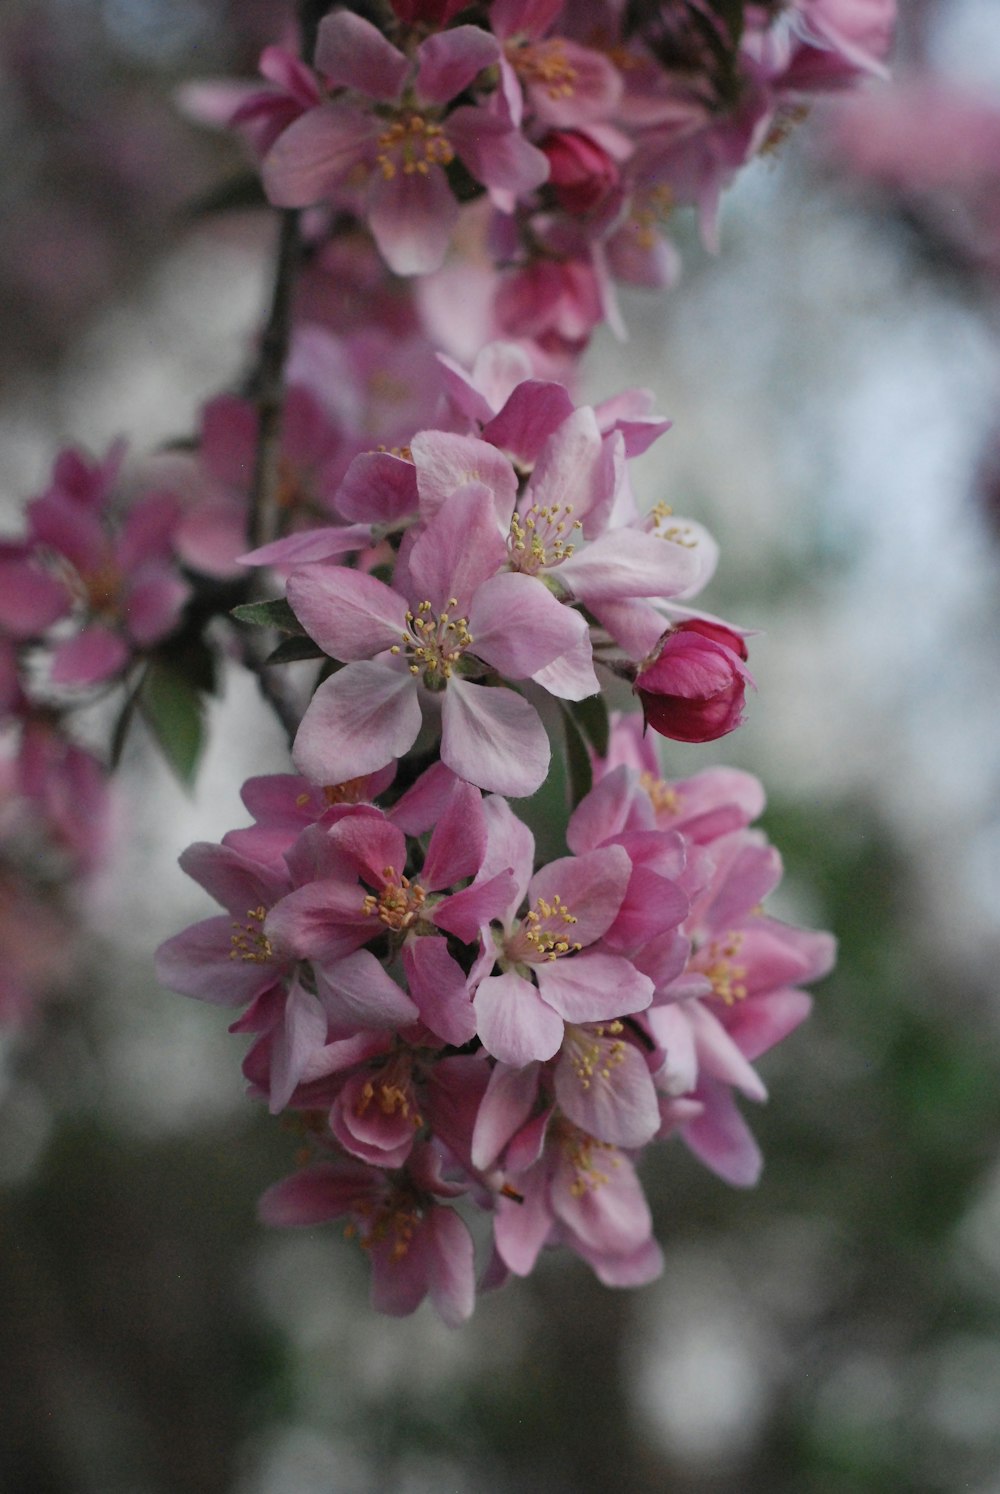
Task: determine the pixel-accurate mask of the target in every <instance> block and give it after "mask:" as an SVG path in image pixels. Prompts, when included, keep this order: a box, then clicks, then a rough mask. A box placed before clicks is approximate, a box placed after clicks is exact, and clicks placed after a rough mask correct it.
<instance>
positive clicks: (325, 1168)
mask: <svg viewBox="0 0 1000 1494" xmlns="http://www.w3.org/2000/svg"><path fill="white" fill-rule="evenodd" d="M375 1176H376V1175H375V1174H373V1172H372V1169H371V1168H370V1167H369V1166H367V1164H366V1163H363V1162H355V1161H353V1160H350V1159H344V1160H343V1161H338V1162H336V1163H326V1162H320V1163H318V1164H317V1166H315V1167H309V1168H306V1169H305V1170H304V1171H302V1172H296V1173H293V1174H292V1176H291V1177H289V1178H282V1179H281V1182H280V1183H275V1184H273V1186H272V1187H270V1188H268V1190H267V1192H266V1193H265V1194H264V1195H263V1196H262V1198H261V1200H260V1203H259V1204H258V1206H257V1207H258V1213H259V1214H260V1217H261V1219H263V1221H264V1223H265V1224H278V1225H283V1226H287V1225H296V1224H322V1223H323V1222H324V1220H327V1219H336V1218H338V1217H339V1216H340V1215H341V1214H346V1213H347V1212H348V1211H349V1210H350V1209H351V1207H352V1206H353V1205H354V1204H355V1202H356V1201H358V1200H359V1199H363V1198H365V1197H366V1196H367V1195H369V1194H370V1193H371V1191H372V1184H373V1181H374V1178H375Z"/></svg>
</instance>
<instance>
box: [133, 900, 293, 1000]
mask: <svg viewBox="0 0 1000 1494" xmlns="http://www.w3.org/2000/svg"><path fill="white" fill-rule="evenodd" d="M232 932H233V924H232V920H231V919H229V918H206V919H204V920H203V921H202V922H201V923H196V924H193V925H192V926H191V928H187V929H183V930H182V932H181V933H179V934H175V935H174V936H173V938H172V939H167V940H166V942H165V943H163V944H161V945H160V947H159V949H158V950H157V951H156V978H157V980H158V981H159V982H160V984H161V986H165V987H166V988H167V990H168V991H178V992H179V993H180V994H181V995H182V996H193V997H194V998H195V1000H196V1001H208V1002H210V1003H211V1004H212V1005H213V1006H244V1005H246V1003H247V1002H249V1001H253V1000H254V999H255V997H257V996H259V995H260V994H261V992H262V991H266V990H267V989H268V988H269V987H270V986H273V985H274V984H275V982H276V981H277V980H278V979H279V978H280V975H281V966H280V965H278V964H276V963H274V962H272V961H270V960H269V961H267V962H265V963H261V964H257V963H256V962H255V961H253V960H233V959H230V954H231V952H232V948H233V946H232V940H231V935H232Z"/></svg>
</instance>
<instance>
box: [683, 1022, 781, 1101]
mask: <svg viewBox="0 0 1000 1494" xmlns="http://www.w3.org/2000/svg"><path fill="white" fill-rule="evenodd" d="M685 1015H686V1016H687V1019H688V1021H689V1022H690V1024H691V1029H692V1031H693V1033H694V1041H695V1048H696V1049H697V1053H698V1072H699V1074H707V1075H708V1076H709V1077H710V1078H712V1079H717V1080H718V1081H719V1082H720V1083H721V1084H730V1085H732V1086H733V1087H734V1088H735V1089H739V1090H741V1091H742V1092H743V1094H745V1095H746V1097H747V1099H748V1100H766V1099H767V1090H766V1089H765V1088H764V1085H763V1084H762V1082H761V1079H760V1076H759V1075H758V1074H757V1072H756V1070H755V1069H754V1068H753V1067H752V1066H751V1065H750V1063H749V1062H748V1061H747V1059H746V1058H745V1057H744V1056H743V1053H742V1052H741V1051H740V1049H739V1048H738V1047H737V1046H736V1044H735V1043H734V1042H733V1039H732V1038H731V1037H730V1035H729V1033H728V1032H727V1031H726V1029H725V1028H724V1027H723V1026H722V1024H721V1022H719V1021H717V1019H716V1017H715V1016H714V1014H713V1013H712V1012H710V1011H709V1010H708V1008H707V1007H706V1006H703V1005H702V1004H701V1002H698V1001H693V1002H691V1003H690V1005H689V1006H688V1007H687V1008H686V1009H685Z"/></svg>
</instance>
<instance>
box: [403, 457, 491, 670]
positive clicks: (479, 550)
mask: <svg viewBox="0 0 1000 1494" xmlns="http://www.w3.org/2000/svg"><path fill="white" fill-rule="evenodd" d="M506 558H507V547H506V545H505V544H504V541H503V538H502V536H501V534H500V530H499V529H498V527H497V517H496V509H495V507H494V502H493V494H492V492H491V491H490V489H489V488H488V487H486V485H485V484H484V483H480V482H474V483H470V484H469V485H468V486H467V487H464V488H460V489H459V490H458V491H457V492H454V493H452V494H451V495H450V497H448V498H446V499H445V500H444V502H443V503H442V504H441V507H440V508H439V509H438V511H437V513H436V514H435V516H434V518H433V519H431V521H430V523H429V524H428V525H427V528H426V529H425V530H424V532H423V533H422V534H421V536H420V538H419V539H418V540H417V541H416V543H415V544H414V546H413V549H412V550H411V551H410V555H409V567H410V587H411V595H412V597H413V600H414V602H419V601H423V600H425V599H426V600H427V601H429V602H430V604H431V606H432V608H433V609H434V611H435V612H438V613H440V612H443V611H448V612H450V613H451V615H452V616H453V617H454V616H456V615H459V616H462V615H464V616H467V617H469V618H470V621H471V616H472V614H470V610H469V609H470V603H473V600H474V598H475V597H477V596H478V595H479V594H480V593H481V591H482V589H483V583H484V582H487V580H488V579H489V578H490V577H493V576H494V575H495V572H496V571H497V570H498V569H499V567H500V566H501V565H503V563H504V561H505V560H506ZM452 599H454V601H455V605H454V606H452ZM477 642H478V640H477ZM477 652H478V650H477Z"/></svg>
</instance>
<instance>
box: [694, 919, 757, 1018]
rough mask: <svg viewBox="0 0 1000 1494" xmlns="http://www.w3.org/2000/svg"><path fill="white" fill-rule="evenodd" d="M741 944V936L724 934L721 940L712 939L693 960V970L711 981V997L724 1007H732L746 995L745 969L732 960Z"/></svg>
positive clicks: (738, 934)
mask: <svg viewBox="0 0 1000 1494" xmlns="http://www.w3.org/2000/svg"><path fill="white" fill-rule="evenodd" d="M742 943H743V935H742V934H740V933H736V932H733V933H729V934H726V935H725V937H724V938H722V939H713V940H712V942H711V943H710V944H709V945H708V946H707V948H706V949H704V950H701V951H700V953H699V955H698V956H697V957H696V958H695V960H694V968H696V969H697V970H699V971H700V972H701V974H702V975H704V976H706V977H707V978H708V979H709V980H710V981H711V983H712V995H713V996H715V997H717V998H718V999H719V1001H721V1002H723V1003H724V1005H726V1006H734V1005H735V1004H736V1002H737V1001H742V1000H743V999H744V997H745V996H746V994H747V988H746V985H745V984H744V982H745V980H746V974H747V967H746V966H745V965H734V964H733V958H734V956H735V955H737V954H739V951H740V946H741V945H742Z"/></svg>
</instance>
